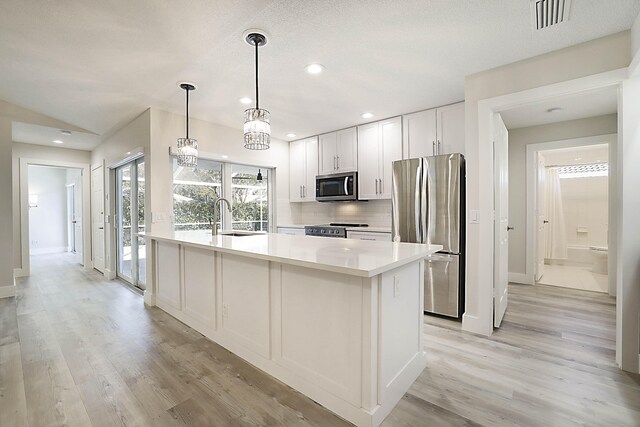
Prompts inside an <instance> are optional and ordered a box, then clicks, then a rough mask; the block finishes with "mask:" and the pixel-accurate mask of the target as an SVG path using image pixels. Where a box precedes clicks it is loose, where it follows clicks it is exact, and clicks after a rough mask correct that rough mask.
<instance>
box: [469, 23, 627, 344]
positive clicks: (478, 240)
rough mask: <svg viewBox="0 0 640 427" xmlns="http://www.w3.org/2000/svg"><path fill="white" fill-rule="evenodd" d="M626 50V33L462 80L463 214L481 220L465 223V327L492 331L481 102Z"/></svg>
mask: <svg viewBox="0 0 640 427" xmlns="http://www.w3.org/2000/svg"><path fill="white" fill-rule="evenodd" d="M630 53H631V40H630V33H629V31H624V32H621V33H618V34H613V35H610V36H607V37H603V38H600V39H597V40H592V41H590V42H587V43H583V44H579V45H576V46H571V47H569V48H566V49H561V50H558V51H555V52H551V53H548V54H545V55H540V56H537V57H534V58H529V59H526V60H523V61H520V62H516V63H513V64H509V65H506V66H503V67H499V68H496V69H492V70H488V71H483V72H481V73H478V74H474V75H470V76H467V77H466V78H465V121H466V123H465V129H466V132H465V141H466V143H465V149H466V160H467V218H471V215H470V213H471V211H477V212H478V215H479V221H478V223H471V222H469V223H468V226H467V280H466V284H467V289H466V312H465V315H464V317H463V329H465V330H467V331H472V332H476V333H480V334H484V335H490V334H491V333H492V331H493V328H492V324H493V319H492V318H493V265H494V262H493V238H494V232H493V191H494V185H493V176H494V173H493V152H492V148H491V147H492V143H491V138H490V137H487V136H486V135H487V132H489V131H488V129H489V128H490V126H489V124H490V117H488V115H487V116H486V117H485V116H483V117H482V119H481V120H480V116H479V111H480V109H481V101H482V100H488V99H490V98H495V97H499V96H501V95H507V94H513V93H516V92H520V91H525V90H527V89H533V88H538V87H542V86H547V85H551V84H555V83H559V82H565V81H571V80H575V79H578V78H581V77H586V76H591V75H594V74H599V73H604V72H607V71H611V70H617V69H621V68H626V67H627V66H628V65H629V62H630ZM483 111H484V110H483ZM483 114H484V113H483ZM481 126H482V128H481ZM480 135H482V138H481V136H480Z"/></svg>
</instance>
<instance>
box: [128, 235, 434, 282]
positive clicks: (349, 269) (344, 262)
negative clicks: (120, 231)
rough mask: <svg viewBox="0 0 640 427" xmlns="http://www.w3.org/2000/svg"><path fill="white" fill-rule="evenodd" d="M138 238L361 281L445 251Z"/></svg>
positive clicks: (368, 244) (330, 242) (328, 242)
mask: <svg viewBox="0 0 640 427" xmlns="http://www.w3.org/2000/svg"><path fill="white" fill-rule="evenodd" d="M361 231H365V230H362V229H361ZM138 235H139V236H142V237H146V238H150V239H155V240H158V241H167V242H174V243H178V244H183V245H187V246H195V247H199V248H206V249H210V250H213V251H219V252H223V253H230V254H237V255H242V256H247V257H251V258H256V259H263V260H267V261H275V262H281V263H283V264H292V265H298V266H301V267H308V268H315V269H318V270H326V271H332V272H336V273H343V274H350V275H354V276H360V277H373V276H376V275H378V274H381V273H384V272H386V271H389V270H392V269H394V268H397V267H400V266H402V265H405V264H409V263H411V262H414V261H416V260H419V259H422V258H425V257H426V256H427V255H430V254H433V253H435V252H437V251H439V250H441V249H442V246H439V245H422V244H416V243H397V242H380V241H364V240H356V239H331V238H327V237H312V236H294V235H288V234H278V233H264V234H259V235H251V236H241V237H237V236H226V235H221V234H219V235H218V236H215V237H214V236H212V235H211V232H208V231H176V232H149V233H139V234H138Z"/></svg>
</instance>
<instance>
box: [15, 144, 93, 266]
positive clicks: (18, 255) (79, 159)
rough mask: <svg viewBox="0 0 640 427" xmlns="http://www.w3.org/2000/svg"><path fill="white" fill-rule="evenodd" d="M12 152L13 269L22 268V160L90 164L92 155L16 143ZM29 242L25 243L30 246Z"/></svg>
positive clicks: (85, 152) (78, 151)
mask: <svg viewBox="0 0 640 427" xmlns="http://www.w3.org/2000/svg"><path fill="white" fill-rule="evenodd" d="M10 147H11V148H12V149H13V150H12V155H11V157H12V166H11V169H12V176H11V181H10V182H11V183H12V199H11V200H12V203H11V205H12V206H13V209H12V216H13V223H12V236H13V238H12V248H13V249H12V250H13V268H18V269H19V268H22V240H21V234H20V230H21V223H20V159H21V158H23V159H40V160H42V159H46V160H51V161H56V162H71V163H84V164H88V163H89V159H90V157H91V153H89V152H88V151H82V150H70V149H67V148H59V147H46V146H43V145H34V144H23V143H19V142H14V143H12V144H11V145H10ZM28 243H29V242H25V245H28Z"/></svg>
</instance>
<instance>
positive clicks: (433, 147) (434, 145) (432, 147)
mask: <svg viewBox="0 0 640 427" xmlns="http://www.w3.org/2000/svg"><path fill="white" fill-rule="evenodd" d="M431 152H432V153H433V155H434V156H435V155H436V142H435V141H431Z"/></svg>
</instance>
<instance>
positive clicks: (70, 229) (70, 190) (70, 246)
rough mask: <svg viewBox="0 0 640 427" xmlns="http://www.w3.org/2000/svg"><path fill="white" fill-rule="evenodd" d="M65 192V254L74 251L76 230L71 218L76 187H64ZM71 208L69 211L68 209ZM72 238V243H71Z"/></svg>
mask: <svg viewBox="0 0 640 427" xmlns="http://www.w3.org/2000/svg"><path fill="white" fill-rule="evenodd" d="M65 188H66V190H67V252H74V253H75V251H76V230H75V227H74V225H73V224H74V222H73V217H74V214H75V204H76V185H75V184H67V185H65ZM70 208H71V209H70ZM72 237H73V243H71V240H72Z"/></svg>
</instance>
